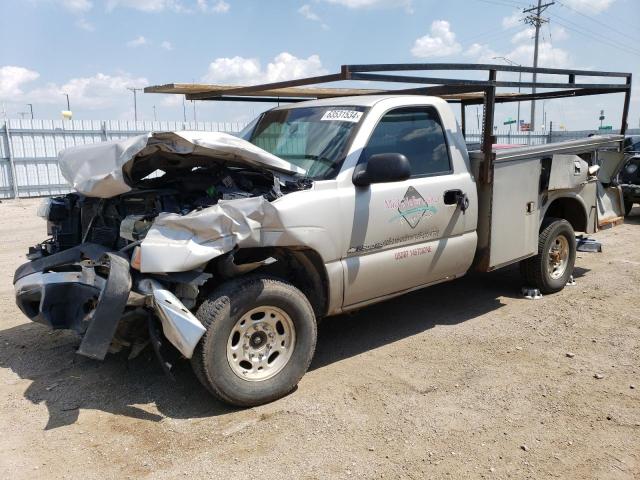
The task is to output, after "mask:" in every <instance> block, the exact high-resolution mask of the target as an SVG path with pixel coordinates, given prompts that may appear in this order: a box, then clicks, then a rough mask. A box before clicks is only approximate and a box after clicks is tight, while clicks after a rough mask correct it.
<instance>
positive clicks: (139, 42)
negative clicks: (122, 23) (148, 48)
mask: <svg viewBox="0 0 640 480" xmlns="http://www.w3.org/2000/svg"><path fill="white" fill-rule="evenodd" d="M149 43H150V42H149V40H147V39H146V38H145V37H143V36H142V35H138V36H137V37H136V38H134V39H133V40H129V41H128V42H127V47H131V48H137V47H142V46H144V45H149Z"/></svg>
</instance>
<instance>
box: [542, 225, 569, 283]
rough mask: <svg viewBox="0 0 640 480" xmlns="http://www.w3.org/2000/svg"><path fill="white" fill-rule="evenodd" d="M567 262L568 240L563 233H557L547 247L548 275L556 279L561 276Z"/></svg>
mask: <svg viewBox="0 0 640 480" xmlns="http://www.w3.org/2000/svg"><path fill="white" fill-rule="evenodd" d="M568 264H569V241H568V240H567V238H566V237H565V236H564V235H558V236H557V237H556V238H555V239H554V240H553V242H551V246H550V247H549V263H548V265H547V269H548V272H549V276H550V277H551V278H552V279H554V280H556V279H558V278H560V277H562V276H563V275H564V273H565V270H566V269H567V265H568Z"/></svg>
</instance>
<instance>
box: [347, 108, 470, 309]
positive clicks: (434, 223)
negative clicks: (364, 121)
mask: <svg viewBox="0 0 640 480" xmlns="http://www.w3.org/2000/svg"><path fill="white" fill-rule="evenodd" d="M379 153H401V154H403V155H405V156H406V157H407V158H408V159H409V162H410V164H411V177H410V178H409V179H408V180H405V181H399V182H391V183H379V184H372V185H370V186H368V187H355V186H354V187H353V199H352V200H353V202H354V203H353V210H352V209H350V208H345V212H349V213H348V214H349V215H353V218H352V232H351V240H350V244H349V248H348V250H347V252H346V255H345V258H344V259H343V267H344V268H343V271H344V274H345V287H344V289H345V292H344V305H345V306H350V305H356V304H359V303H364V302H367V301H368V300H372V299H375V298H378V297H382V296H386V295H391V294H396V293H400V292H403V291H406V290H410V289H413V288H416V287H419V286H421V285H428V284H430V283H435V282H438V281H441V280H443V279H446V278H451V277H455V276H459V275H462V274H464V273H465V272H466V271H467V270H468V269H469V267H470V265H471V263H472V261H473V256H474V253H475V247H476V241H477V237H476V233H475V228H476V217H477V194H476V187H475V183H474V182H473V179H472V177H471V175H470V173H469V169H468V164H466V163H465V161H464V158H463V156H462V155H461V153H460V151H459V150H456V155H457V158H456V161H455V162H452V154H451V149H450V148H449V142H448V140H447V135H446V133H445V130H444V129H443V126H442V122H441V120H440V118H439V115H438V111H437V110H436V109H435V108H434V107H429V106H424V107H410V108H408V107H403V108H396V109H393V110H390V111H388V112H387V113H385V114H384V115H383V116H382V117H381V119H380V121H379V123H378V124H377V126H376V127H375V128H374V130H373V133H372V135H371V137H370V138H369V140H368V143H367V144H366V147H365V148H364V149H363V152H362V155H361V157H360V160H359V162H366V161H367V159H368V158H369V157H370V156H371V155H375V154H379ZM348 200H349V201H350V200H351V199H348ZM465 207H468V208H466V210H465Z"/></svg>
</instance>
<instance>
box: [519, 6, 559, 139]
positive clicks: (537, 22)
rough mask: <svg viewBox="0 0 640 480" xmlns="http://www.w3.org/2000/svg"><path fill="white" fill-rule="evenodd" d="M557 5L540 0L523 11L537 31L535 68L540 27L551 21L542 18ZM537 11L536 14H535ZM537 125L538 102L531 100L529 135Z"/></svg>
mask: <svg viewBox="0 0 640 480" xmlns="http://www.w3.org/2000/svg"><path fill="white" fill-rule="evenodd" d="M553 4H555V2H549V3H545V4H544V5H543V4H542V0H538V6H537V7H532V8H526V9H524V10H522V13H528V14H529V15H527V16H526V17H525V19H524V22H525V23H528V24H529V25H532V26H533V27H535V29H536V36H535V46H534V48H533V68H538V40H539V39H540V27H541V26H542V24H543V23H547V22H548V21H549V19H548V18H543V17H542V16H541V14H542V12H544V11H545V10H546V9H547V8H549V7H550V6H551V5H553ZM534 11H535V13H534ZM537 76H538V74H537V73H536V72H533V88H532V89H531V93H532V94H533V95H535V94H536V80H537ZM535 125H536V101H535V100H531V124H530V125H529V135H531V130H534V129H535Z"/></svg>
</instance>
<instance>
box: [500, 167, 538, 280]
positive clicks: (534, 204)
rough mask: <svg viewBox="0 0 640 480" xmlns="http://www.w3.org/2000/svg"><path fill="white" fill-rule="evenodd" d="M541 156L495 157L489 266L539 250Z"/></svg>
mask: <svg viewBox="0 0 640 480" xmlns="http://www.w3.org/2000/svg"><path fill="white" fill-rule="evenodd" d="M539 188H540V158H531V159H524V160H504V161H500V160H497V161H496V163H495V165H494V172H493V192H492V205H491V237H490V265H489V267H490V268H491V269H495V268H498V267H501V266H503V265H507V264H509V263H513V262H514V261H517V260H519V259H521V258H526V257H530V256H532V255H535V254H536V253H537V252H538V228H539V205H538V198H539V195H538V192H539Z"/></svg>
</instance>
